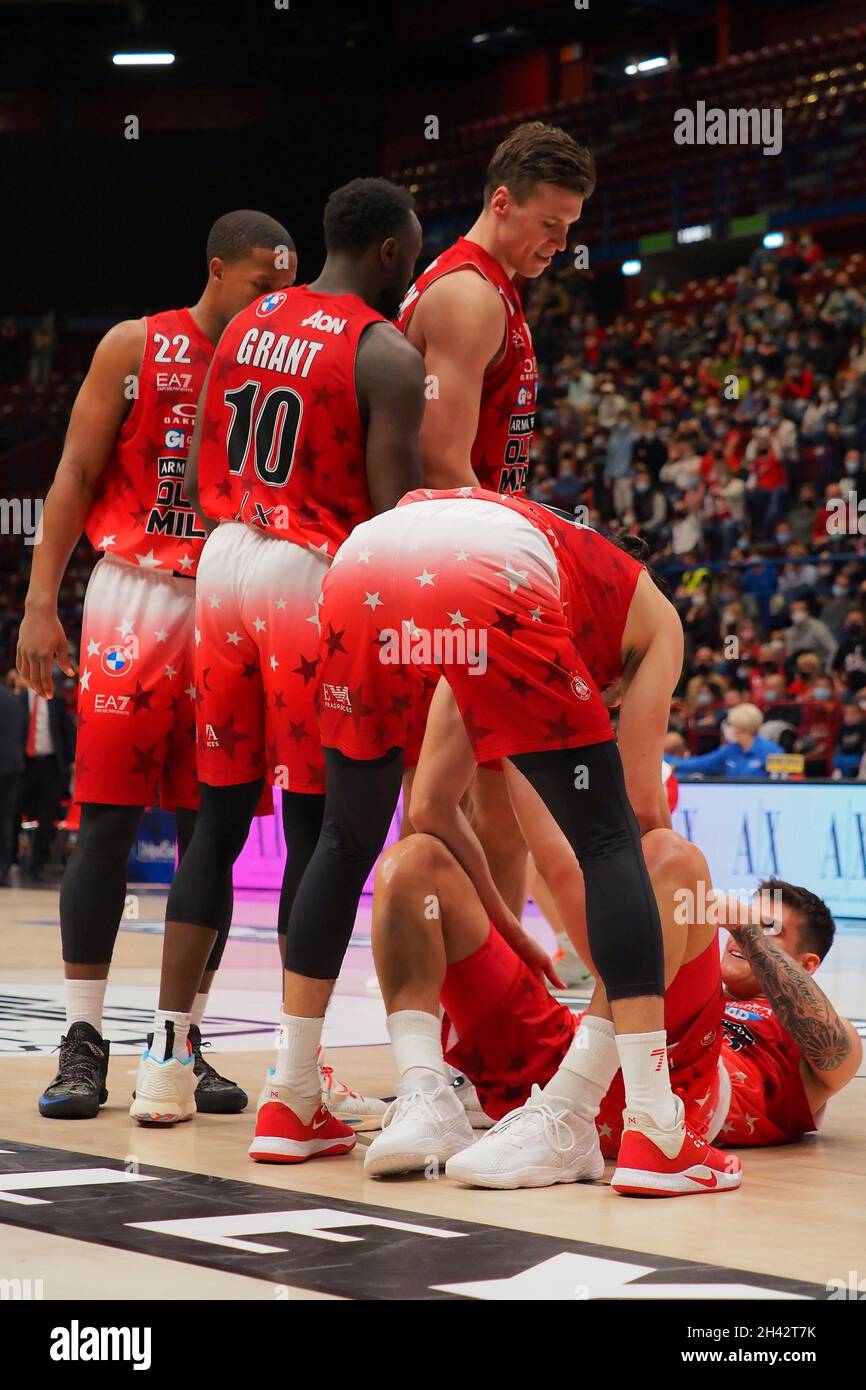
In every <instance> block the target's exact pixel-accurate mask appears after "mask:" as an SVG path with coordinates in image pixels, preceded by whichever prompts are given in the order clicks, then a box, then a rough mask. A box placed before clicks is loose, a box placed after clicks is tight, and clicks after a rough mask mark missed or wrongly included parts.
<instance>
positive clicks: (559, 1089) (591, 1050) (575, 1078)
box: [542, 1014, 619, 1122]
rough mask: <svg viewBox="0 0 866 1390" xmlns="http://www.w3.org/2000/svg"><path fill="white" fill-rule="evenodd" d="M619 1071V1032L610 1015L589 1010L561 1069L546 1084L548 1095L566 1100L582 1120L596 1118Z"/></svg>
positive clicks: (546, 1093)
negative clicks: (615, 1032)
mask: <svg viewBox="0 0 866 1390" xmlns="http://www.w3.org/2000/svg"><path fill="white" fill-rule="evenodd" d="M618 1071H619V1053H618V1052H617V1047H616V1035H615V1034H614V1031H613V1024H612V1023H611V1022H610V1019H607V1018H596V1017H595V1015H594V1014H587V1015H585V1016H584V1017H583V1018H582V1019H581V1020H580V1024H579V1026H578V1029H577V1032H576V1033H575V1035H574V1037H573V1039H572V1042H571V1047H570V1048H569V1049H568V1052H567V1053H566V1054H565V1056H564V1057H563V1059H562V1061H561V1062H560V1064H559V1070H558V1071H557V1072H556V1074H555V1076H552V1077H551V1079H550V1080H549V1081H548V1083H547V1085H546V1086H545V1087H544V1090H543V1092H542V1094H543V1095H544V1096H545V1098H548V1097H549V1098H550V1099H554V1100H560V1101H565V1103H566V1104H567V1105H568V1108H569V1109H570V1110H573V1111H574V1112H575V1114H576V1115H579V1116H580V1117H581V1119H583V1120H589V1121H590V1122H591V1121H592V1120H594V1119H595V1117H596V1115H597V1114H598V1112H599V1109H600V1107H601V1102H602V1101H603V1100H604V1097H605V1096H606V1094H607V1091H608V1088H609V1086H610V1083H611V1082H612V1081H613V1078H614V1077H615V1076H616V1074H617V1072H618Z"/></svg>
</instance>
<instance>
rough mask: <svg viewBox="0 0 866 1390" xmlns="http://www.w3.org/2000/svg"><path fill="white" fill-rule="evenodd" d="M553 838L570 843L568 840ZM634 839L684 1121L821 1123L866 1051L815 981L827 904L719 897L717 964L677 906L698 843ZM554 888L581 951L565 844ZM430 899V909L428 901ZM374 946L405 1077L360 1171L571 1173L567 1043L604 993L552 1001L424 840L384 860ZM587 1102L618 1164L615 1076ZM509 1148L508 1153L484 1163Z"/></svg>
mask: <svg viewBox="0 0 866 1390" xmlns="http://www.w3.org/2000/svg"><path fill="white" fill-rule="evenodd" d="M422 762H423V757H422ZM515 786H516V783H515ZM522 809H525V810H527V811H528V812H530V814H527V816H526V817H525V818H524V817H521V824H522V825H524V826H525V827H526V829H527V834H528V838H529V840H530V843H531V845H532V847H533V851H535V849H536V845H535V836H536V833H537V832H539V831H540V832H541V834H542V835H543V836H545V837H546V836H548V835H550V834H551V833H552V835H553V836H555V837H557V838H560V839H561V836H560V833H559V831H558V829H557V828H556V826H555V825H553V824H552V822H550V818H549V817H548V816H547V813H546V812H545V811H544V809H543V807H541V808H540V807H538V806H537V805H536V806H532V807H530V806H529V805H528V804H526V805H524V807H523V808H522ZM539 812H540V815H539ZM545 822H546V823H545ZM561 848H562V850H563V851H564V852H565V853H566V854H570V851H569V850H568V846H567V845H566V844H565V842H564V840H563V841H562V843H561ZM643 850H644V855H645V858H646V861H647V867H648V869H649V872H650V876H651V879H652V884H653V889H654V892H655V894H656V898H657V901H658V904H659V911H660V915H661V920H662V924H663V930H664V938H665V967H666V976H667V979H668V986H667V992H666V995H665V1020H666V1025H667V1032H668V1038H669V1050H668V1061H669V1066H670V1072H671V1084H672V1086H673V1088H674V1090H675V1091H676V1093H677V1094H678V1095H679V1096H680V1097H681V1099H682V1100H683V1102H684V1104H685V1108H686V1116H687V1121H688V1123H689V1124H690V1125H691V1126H694V1127H695V1128H696V1129H698V1130H699V1131H700V1132H701V1133H702V1134H705V1135H706V1136H707V1138H708V1139H709V1140H710V1141H712V1140H713V1139H716V1142H717V1143H718V1144H721V1145H723V1146H725V1147H740V1146H744V1145H752V1146H754V1145H766V1144H779V1143H788V1142H791V1141H794V1140H797V1139H800V1138H802V1136H803V1135H804V1134H805V1133H807V1132H809V1131H810V1130H815V1129H817V1128H818V1127H819V1124H820V1123H821V1119H822V1116H823V1110H824V1107H825V1105H826V1103H827V1101H828V1099H829V1098H830V1097H831V1096H832V1095H834V1094H835V1093H836V1092H837V1091H839V1090H841V1089H842V1087H843V1086H845V1085H846V1084H847V1083H848V1081H850V1080H851V1078H852V1077H853V1076H854V1075H855V1074H856V1072H857V1070H858V1067H859V1065H860V1061H861V1058H862V1044H861V1042H860V1038H859V1036H858V1035H857V1033H856V1031H855V1029H854V1028H853V1026H852V1024H850V1023H849V1022H848V1021H847V1020H845V1019H842V1018H840V1016H839V1015H838V1014H837V1012H836V1010H835V1009H834V1008H833V1006H832V1004H831V1003H830V1002H829V1000H828V999H827V998H826V996H825V995H824V993H823V991H822V990H821V989H820V987H819V985H818V984H817V982H816V981H815V980H814V979H813V978H812V975H813V972H814V971H815V969H816V968H817V966H818V964H819V962H820V960H821V959H823V957H824V955H825V954H826V951H827V950H828V949H829V945H830V943H831V941H832V937H833V931H834V926H833V920H832V918H831V916H830V914H829V912H828V910H827V908H826V906H825V904H824V903H823V902H822V901H821V900H820V898H817V897H815V895H814V894H812V893H810V892H808V891H807V890H806V889H803V888H797V887H794V886H793V885H791V884H788V883H783V882H781V881H779V880H768V881H766V882H764V883H762V884H761V885H760V888H759V890H758V894H759V897H758V900H757V902H756V903H755V905H754V909H753V908H752V906H751V905H750V906H749V907H746V906H744V905H742V904H739V903H731V904H730V905H729V911H728V913H727V915H728V918H729V921H730V925H729V926H728V931H730V932H731V936H730V938H729V940H728V943H727V949H726V951H725V954H724V956H723V957H722V959H721V962H720V960H719V950H718V944H717V928H716V927H715V926H713V925H711V924H708V923H707V924H703V925H697V924H696V923H694V922H691V921H688V920H686V918H685V917H684V915H683V913H682V912H681V910H680V904H681V903H682V902H683V897H682V895H683V893H684V891H685V892H690V893H691V895H692V897H691V901H692V903H695V902H696V901H698V900H699V889H698V885H699V884H701V883H703V885H704V891H705V893H706V892H707V890H709V886H710V884H709V870H708V868H707V864H706V861H705V859H704V857H703V855H702V854H701V852H700V851H699V850H698V849H697V847H696V846H694V845H692V844H689V842H688V841H686V840H684V839H683V838H682V837H681V836H679V835H677V834H675V833H674V832H673V831H670V830H654V831H650V833H649V834H648V835H646V836H645V837H644V839H643ZM540 853H541V854H542V857H543V854H544V850H543V849H542V850H541V851H540ZM421 884H423V885H424V894H426V895H428V897H427V898H426V899H425V896H424V895H423V894H422V892H421V891H420V888H419V885H421ZM557 888H558V892H559V893H561V892H562V890H565V896H559V899H558V900H559V902H560V903H561V904H562V910H563V913H564V914H565V915H566V916H567V917H568V918H569V920H570V923H571V930H572V934H573V936H574V943H575V945H576V947H577V949H578V951H579V952H580V953H581V954H582V953H583V952H586V951H587V950H588V945H587V939H586V919H585V914H584V913H583V910H582V902H581V900H582V894H583V885H582V881H581V879H580V871H579V869H578V868H577V865H576V862H575V861H574V858H573V855H572V856H571V867H570V868H567V867H564V869H563V872H562V873H561V874H560V877H559V881H558V884H557ZM430 894H433V895H434V896H435V900H436V904H437V912H436V913H435V914H433V913H431V912H430V911H429V910H425V902H429V895H430ZM723 914H724V909H723ZM739 924H741V925H739ZM746 942H748V950H749V952H750V955H751V957H752V959H753V960H754V962H755V964H754V967H753V966H752V964H751V962H750V960H749V959H748V958H747V957H746V954H745V951H744V949H743V947H744V945H745V943H746ZM373 949H374V954H375V958H376V969H377V972H378V975H379V979H380V982H381V984H382V992H383V995H384V998H385V1004H386V1007H387V1008H388V1012H389V1028H390V1030H391V1033H392V1037H393V1042H394V1052H395V1058H396V1061H397V1065H398V1069H399V1072H400V1084H399V1088H398V1098H397V1100H396V1101H395V1102H394V1103H393V1104H392V1106H391V1108H390V1111H389V1112H386V1115H385V1118H384V1122H383V1129H382V1133H381V1134H380V1135H379V1136H377V1138H376V1139H374V1140H373V1143H372V1144H371V1146H370V1148H369V1149H368V1150H367V1153H366V1155H365V1168H366V1171H367V1172H368V1173H370V1174H372V1175H384V1174H388V1173H398V1172H400V1173H405V1172H413V1171H426V1170H428V1169H429V1164H430V1162H431V1160H432V1159H438V1161H439V1162H440V1163H446V1172H447V1173H448V1175H449V1176H451V1177H454V1178H456V1179H458V1180H460V1181H464V1182H469V1183H473V1184H477V1185H479V1186H484V1187H507V1188H513V1187H540V1186H549V1185H552V1184H554V1183H561V1182H571V1181H574V1180H575V1169H576V1167H577V1163H576V1161H575V1160H576V1159H578V1158H579V1153H577V1152H576V1151H575V1146H574V1142H573V1129H574V1126H573V1119H572V1111H571V1107H570V1106H569V1105H568V1104H565V1103H564V1102H563V1101H562V1099H560V1097H559V1095H558V1092H557V1088H556V1076H557V1071H558V1068H559V1067H560V1066H561V1064H562V1063H563V1061H564V1059H565V1058H566V1056H567V1055H568V1052H569V1049H570V1048H571V1047H572V1045H573V1041H574V1038H575V1037H576V1036H579V1035H580V1033H581V1031H584V1032H585V1029H586V1027H587V1025H588V1023H589V1022H590V1020H591V1017H592V1015H593V1013H595V1014H597V1013H598V1010H599V1006H600V1005H603V1004H604V997H603V993H602V994H601V995H599V992H598V991H596V995H595V996H594V997H593V999H592V1001H591V1004H590V1007H589V1011H588V1012H587V1013H586V1014H583V1015H580V1016H575V1015H574V1014H573V1013H572V1012H571V1010H570V1009H568V1008H566V1006H565V1005H564V1004H560V1003H558V1002H557V1001H556V1000H555V999H552V998H551V996H550V994H549V992H548V990H547V988H546V987H545V985H544V982H543V980H541V979H540V978H539V977H538V975H537V974H536V973H534V972H533V971H532V970H531V969H530V968H529V966H528V965H527V964H526V963H525V962H524V961H522V960H521V959H520V957H519V956H518V955H517V954H516V953H515V952H514V951H513V950H512V949H511V947H510V946H508V945H507V944H506V942H505V941H504V940H503V938H502V936H501V935H500V934H499V933H498V932H497V931H496V929H495V928H494V927H493V926H492V925H491V923H490V921H489V918H488V916H487V914H486V913H485V911H484V909H483V908H482V906H481V902H480V900H479V898H478V896H477V894H476V893H475V892H474V891H473V888H472V884H471V882H470V880H469V879H468V877H467V875H466V874H465V873H464V872H463V870H462V869H461V867H460V865H459V864H458V863H457V860H456V859H455V858H454V856H453V855H452V854H451V853H450V851H449V850H448V849H447V848H446V846H445V845H444V844H443V842H442V841H441V840H439V839H436V838H434V837H433V836H429V835H425V834H415V835H412V836H410V837H409V838H408V839H406V840H403V841H401V842H400V843H399V844H397V845H392V846H391V847H390V848H389V849H388V850H387V851H386V852H385V854H384V855H383V856H382V858H381V860H380V862H379V866H378V868H377V874H376V889H375V893H374V899H373ZM440 1004H441V1006H442V1009H444V1015H445V1016H444V1018H443V1019H442V1023H441V1044H439V1045H438V1046H437V1042H438V1039H437V1037H436V1032H435V1030H434V1029H432V1028H431V1027H430V1026H429V1019H430V1017H431V1015H432V1016H433V1017H434V1020H435V1023H436V1029H438V1028H439V1026H440V1025H439V1020H438V1018H436V1014H437V1010H438V1008H439V1005H440ZM590 1026H591V1025H590ZM443 1047H444V1048H445V1051H444V1053H443ZM446 1061H447V1062H449V1063H451V1064H453V1065H454V1066H457V1067H459V1068H460V1070H461V1071H463V1073H464V1074H465V1076H466V1077H467V1078H468V1080H469V1081H470V1082H471V1083H472V1084H473V1085H474V1087H475V1089H476V1092H477V1095H478V1099H479V1102H480V1104H481V1106H482V1107H483V1112H484V1114H485V1115H486V1116H488V1117H489V1118H490V1119H492V1120H493V1121H496V1122H497V1123H496V1125H495V1127H494V1129H493V1130H491V1132H490V1134H489V1135H488V1136H485V1138H483V1139H481V1140H480V1141H479V1142H478V1144H477V1145H476V1146H475V1147H474V1148H473V1147H470V1146H472V1145H473V1144H474V1141H475V1135H474V1134H473V1133H472V1130H471V1128H470V1127H469V1124H468V1119H467V1115H466V1111H465V1109H464V1105H463V1104H461V1102H460V1100H459V1099H458V1095H460V1096H463V1095H465V1090H461V1091H459V1092H458V1093H457V1094H455V1093H454V1091H453V1089H452V1088H451V1087H449V1085H448V1079H447V1072H446V1067H445V1062H446ZM527 1100H528V1101H529V1104H528V1105H527V1104H525V1103H526V1101H527ZM584 1103H585V1105H586V1107H587V1111H588V1112H592V1118H594V1121H595V1126H596V1129H597V1132H598V1141H599V1152H600V1154H601V1155H602V1156H603V1157H604V1158H615V1157H616V1155H617V1152H618V1149H619V1145H620V1142H621V1139H622V1115H623V1090H622V1079H621V1077H620V1076H619V1075H616V1076H615V1077H614V1078H613V1079H612V1080H611V1083H610V1085H609V1086H608V1088H607V1090H606V1091H604V1090H603V1089H602V1085H601V1084H600V1083H597V1084H596V1087H595V1090H594V1091H590V1090H589V1088H588V1087H587V1093H586V1095H585V1097H584ZM515 1106H517V1107H523V1108H518V1109H515V1108H514V1107H515ZM717 1136H718V1137H717ZM503 1139H505V1140H506V1143H505V1144H504V1145H503ZM503 1153H504V1155H505V1157H506V1161H505V1162H504V1163H503V1162H498V1163H497V1162H493V1161H491V1160H492V1159H493V1157H494V1155H498V1156H499V1157H500V1158H501V1157H502V1156H503ZM458 1154H459V1158H457V1157H452V1156H453V1155H458ZM449 1158H450V1159H451V1161H450V1162H447V1160H448V1159H449ZM602 1167H603V1164H602V1163H601V1162H598V1161H597V1165H596V1173H595V1174H593V1173H590V1176H595V1175H598V1176H600V1175H601V1171H602ZM701 1176H702V1175H700V1174H697V1173H693V1174H691V1175H687V1174H686V1175H673V1176H671V1175H665V1174H658V1175H656V1176H655V1177H654V1179H653V1186H652V1188H651V1189H650V1190H653V1191H661V1192H662V1193H664V1192H665V1190H669V1188H668V1189H666V1188H665V1187H664V1186H661V1187H660V1186H659V1184H665V1183H668V1184H670V1183H675V1184H676V1185H677V1186H680V1185H682V1184H683V1183H689V1182H691V1183H693V1184H694V1183H696V1182H697V1183H698V1186H700V1183H699V1179H700V1177H701ZM702 1190H713V1189H712V1188H711V1187H705V1188H703V1189H702Z"/></svg>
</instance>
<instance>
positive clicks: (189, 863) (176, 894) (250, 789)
mask: <svg viewBox="0 0 866 1390" xmlns="http://www.w3.org/2000/svg"><path fill="white" fill-rule="evenodd" d="M262 785H263V784H262V781H261V779H258V780H257V781H255V782H243V783H242V784H241V785H240V786H236V787H209V786H207V785H205V784H202V789H201V805H200V806H199V809H198V812H197V814H196V818H195V829H194V830H193V833H192V837H191V839H190V840H189V842H188V843H187V844H186V848H185V849H184V852H183V854H182V857H181V860H180V863H179V864H178V868H177V873H176V874H175V876H174V882H173V883H172V885H171V889H170V891H169V895H168V903H167V904H166V909H165V917H166V921H167V922H190V923H192V924H193V925H195V926H198V927H209V928H210V930H211V931H216V932H222V933H225V934H227V933H228V928H229V923H230V922H231V904H232V869H233V867H234V862H235V860H236V859H237V857H238V855H239V854H240V852H241V850H242V849H243V847H244V845H245V843H246V838H247V835H248V834H249V830H250V825H251V823H252V819H253V816H254V815H255V811H256V807H257V806H258V804H259V797H260V796H261V793H262ZM187 814H188V813H187ZM178 833H179V834H180V833H181V827H180V823H179V825H178ZM183 833H184V836H185V834H186V827H185V828H184V832H183ZM218 940H219V938H218ZM222 944H223V945H225V938H224V937H223V942H222ZM221 954H222V950H220V955H221ZM215 968H216V967H215V966H212V965H211V964H210V961H208V969H215Z"/></svg>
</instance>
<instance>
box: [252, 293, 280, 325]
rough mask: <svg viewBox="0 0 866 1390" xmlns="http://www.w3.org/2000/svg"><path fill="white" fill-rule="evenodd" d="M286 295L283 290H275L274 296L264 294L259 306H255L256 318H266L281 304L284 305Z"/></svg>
mask: <svg viewBox="0 0 866 1390" xmlns="http://www.w3.org/2000/svg"><path fill="white" fill-rule="evenodd" d="M285 302H286V295H285V291H284V290H277V291H276V292H275V293H274V294H266V295H265V297H264V299H263V300H262V301H261V303H260V304H258V305H256V316H257V317H258V318H260V319H264V318H267V316H268V314H272V313H273V312H274V310H275V309H279V307H280V305H281V304H285Z"/></svg>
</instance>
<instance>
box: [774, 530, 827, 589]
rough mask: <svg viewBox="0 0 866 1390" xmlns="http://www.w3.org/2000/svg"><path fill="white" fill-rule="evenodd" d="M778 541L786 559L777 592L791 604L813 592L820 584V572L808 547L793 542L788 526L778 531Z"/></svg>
mask: <svg viewBox="0 0 866 1390" xmlns="http://www.w3.org/2000/svg"><path fill="white" fill-rule="evenodd" d="M776 539H777V541H778V542H779V545H780V546H781V547H782V550H783V553H784V555H785V557H786V560H785V564H784V565H783V566H782V572H781V574H780V575H779V583H778V586H777V592H778V593H780V594H782V595H783V596H784V597H785V598H786V599H787V600H788V601H789V602H790V600H791V599H793V598H800V597H802V596H803V595H804V594H808V593H811V592H812V591H813V589H814V588H815V587H816V585H817V583H818V570H817V568H816V566H815V565H814V564H813V563H812V561H811V560H810V558H809V555H808V552H807V550H806V547H805V546H804V545H800V544H799V542H797V541H792V540H791V532H790V529H789V528H788V527H787V526H780V527H779V528H778V529H777V531H776Z"/></svg>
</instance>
